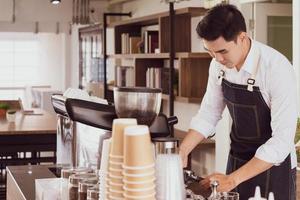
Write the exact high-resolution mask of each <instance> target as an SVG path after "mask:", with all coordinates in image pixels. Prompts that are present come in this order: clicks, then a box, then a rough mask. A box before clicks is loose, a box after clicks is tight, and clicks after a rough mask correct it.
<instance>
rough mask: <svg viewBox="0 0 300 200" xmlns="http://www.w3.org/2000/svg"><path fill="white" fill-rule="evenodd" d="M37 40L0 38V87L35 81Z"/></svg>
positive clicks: (23, 84)
mask: <svg viewBox="0 0 300 200" xmlns="http://www.w3.org/2000/svg"><path fill="white" fill-rule="evenodd" d="M37 70H38V42H37V41H36V40H35V39H0V73H1V75H0V87H25V86H26V85H32V84H34V83H35V77H37Z"/></svg>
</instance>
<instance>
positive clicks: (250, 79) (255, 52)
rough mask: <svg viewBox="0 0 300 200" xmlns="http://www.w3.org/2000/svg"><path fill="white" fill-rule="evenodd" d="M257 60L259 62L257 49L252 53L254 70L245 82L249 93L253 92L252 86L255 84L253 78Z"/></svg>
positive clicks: (257, 65)
mask: <svg viewBox="0 0 300 200" xmlns="http://www.w3.org/2000/svg"><path fill="white" fill-rule="evenodd" d="M259 60H260V53H259V50H258V49H255V51H254V63H253V64H254V69H253V72H252V74H251V77H250V78H248V80H247V85H248V86H247V90H248V91H250V92H253V86H254V84H255V78H256V75H257V72H258V67H259Z"/></svg>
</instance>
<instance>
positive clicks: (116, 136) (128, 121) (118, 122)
mask: <svg viewBox="0 0 300 200" xmlns="http://www.w3.org/2000/svg"><path fill="white" fill-rule="evenodd" d="M136 124H137V121H136V119H133V118H120V119H114V121H113V128H112V141H111V152H110V154H111V155H114V156H123V148H124V145H123V144H124V128H125V127H127V126H129V125H136Z"/></svg>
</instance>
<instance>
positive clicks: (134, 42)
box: [129, 36, 141, 54]
mask: <svg viewBox="0 0 300 200" xmlns="http://www.w3.org/2000/svg"><path fill="white" fill-rule="evenodd" d="M140 41H141V37H138V36H132V37H129V53H131V54H133V53H140V52H139V46H138V44H139V42H140Z"/></svg>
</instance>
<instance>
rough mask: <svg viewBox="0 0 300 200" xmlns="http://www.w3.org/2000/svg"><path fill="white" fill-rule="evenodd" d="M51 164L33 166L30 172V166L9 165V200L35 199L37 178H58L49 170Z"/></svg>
mask: <svg viewBox="0 0 300 200" xmlns="http://www.w3.org/2000/svg"><path fill="white" fill-rule="evenodd" d="M49 167H50V166H43V165H35V166H31V172H32V173H28V170H29V168H28V166H9V167H7V198H6V199H7V200H34V199H35V179H41V178H56V176H55V175H54V174H53V173H52V172H51V171H50V170H49Z"/></svg>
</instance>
